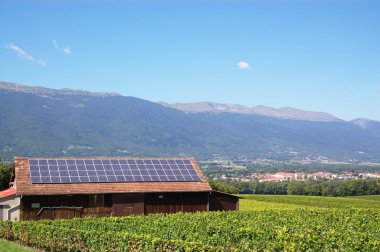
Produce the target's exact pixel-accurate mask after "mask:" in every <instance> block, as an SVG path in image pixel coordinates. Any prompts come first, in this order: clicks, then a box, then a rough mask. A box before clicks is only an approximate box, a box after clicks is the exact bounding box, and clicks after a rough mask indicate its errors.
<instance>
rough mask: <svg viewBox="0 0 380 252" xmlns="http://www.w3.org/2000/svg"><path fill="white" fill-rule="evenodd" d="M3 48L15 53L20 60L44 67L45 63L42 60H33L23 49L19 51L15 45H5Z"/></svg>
mask: <svg viewBox="0 0 380 252" xmlns="http://www.w3.org/2000/svg"><path fill="white" fill-rule="evenodd" d="M5 48H7V49H9V50H11V51H13V52H15V53H16V54H17V55H18V56H19V57H21V58H24V59H26V60H29V61H31V62H33V63H35V64H39V65H41V66H46V62H45V61H44V60H43V59H35V58H34V57H33V56H31V55H30V54H29V53H27V52H25V51H24V50H23V49H21V48H20V47H19V46H17V45H15V44H9V45H6V46H5Z"/></svg>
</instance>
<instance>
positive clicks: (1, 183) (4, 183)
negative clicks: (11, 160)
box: [0, 163, 12, 190]
mask: <svg viewBox="0 0 380 252" xmlns="http://www.w3.org/2000/svg"><path fill="white" fill-rule="evenodd" d="M11 176H12V166H11V165H10V164H8V163H0V190H4V189H7V188H8V187H9V182H10V181H11Z"/></svg>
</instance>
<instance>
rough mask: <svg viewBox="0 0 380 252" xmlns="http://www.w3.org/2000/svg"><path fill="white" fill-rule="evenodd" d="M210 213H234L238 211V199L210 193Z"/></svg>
mask: <svg viewBox="0 0 380 252" xmlns="http://www.w3.org/2000/svg"><path fill="white" fill-rule="evenodd" d="M209 210H210V211H234V210H239V198H237V197H233V196H229V195H225V194H220V193H215V192H213V193H211V195H210V209H209Z"/></svg>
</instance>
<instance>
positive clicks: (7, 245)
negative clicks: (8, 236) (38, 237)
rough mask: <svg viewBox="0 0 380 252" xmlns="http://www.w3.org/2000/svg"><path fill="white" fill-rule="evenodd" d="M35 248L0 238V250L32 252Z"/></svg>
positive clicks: (6, 251)
mask: <svg viewBox="0 0 380 252" xmlns="http://www.w3.org/2000/svg"><path fill="white" fill-rule="evenodd" d="M32 251H35V250H32V249H29V248H25V247H22V246H20V245H18V244H16V243H13V242H10V241H6V240H0V252H32Z"/></svg>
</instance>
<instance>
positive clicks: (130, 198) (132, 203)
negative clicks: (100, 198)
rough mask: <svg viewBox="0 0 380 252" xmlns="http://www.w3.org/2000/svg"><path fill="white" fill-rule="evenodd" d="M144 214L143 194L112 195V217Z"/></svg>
mask: <svg viewBox="0 0 380 252" xmlns="http://www.w3.org/2000/svg"><path fill="white" fill-rule="evenodd" d="M138 214H144V194H143V193H121V194H113V195H112V216H126V215H138Z"/></svg>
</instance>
